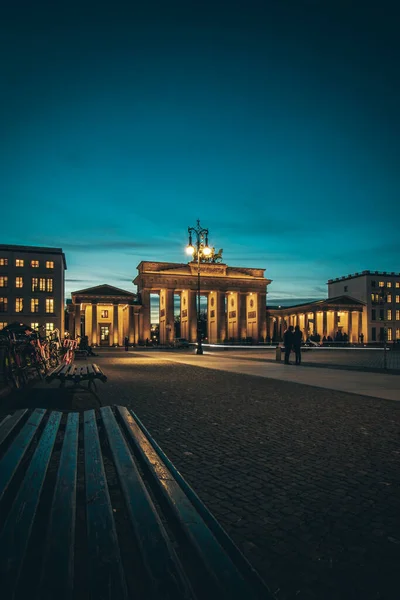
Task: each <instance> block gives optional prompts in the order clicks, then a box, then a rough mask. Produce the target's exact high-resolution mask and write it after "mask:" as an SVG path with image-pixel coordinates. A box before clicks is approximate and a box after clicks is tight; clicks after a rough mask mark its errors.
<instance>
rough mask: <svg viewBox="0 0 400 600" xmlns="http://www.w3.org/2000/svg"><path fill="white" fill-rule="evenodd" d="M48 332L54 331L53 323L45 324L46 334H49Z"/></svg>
mask: <svg viewBox="0 0 400 600" xmlns="http://www.w3.org/2000/svg"><path fill="white" fill-rule="evenodd" d="M50 331H54V323H46V333H50Z"/></svg>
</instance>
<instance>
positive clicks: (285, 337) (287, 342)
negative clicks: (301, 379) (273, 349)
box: [283, 325, 293, 365]
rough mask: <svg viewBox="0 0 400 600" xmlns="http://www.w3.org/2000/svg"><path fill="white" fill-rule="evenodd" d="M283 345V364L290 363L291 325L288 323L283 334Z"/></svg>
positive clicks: (291, 345)
mask: <svg viewBox="0 0 400 600" xmlns="http://www.w3.org/2000/svg"><path fill="white" fill-rule="evenodd" d="M283 345H284V346H285V365H290V364H291V363H290V362H289V358H290V353H291V351H292V348H293V325H289V327H288V329H286V331H285V333H284V334H283Z"/></svg>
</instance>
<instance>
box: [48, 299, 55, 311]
mask: <svg viewBox="0 0 400 600" xmlns="http://www.w3.org/2000/svg"><path fill="white" fill-rule="evenodd" d="M46 312H47V313H53V312H54V298H46Z"/></svg>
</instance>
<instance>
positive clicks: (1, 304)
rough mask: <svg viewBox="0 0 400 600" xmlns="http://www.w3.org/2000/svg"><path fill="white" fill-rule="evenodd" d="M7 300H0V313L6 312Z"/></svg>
mask: <svg viewBox="0 0 400 600" xmlns="http://www.w3.org/2000/svg"><path fill="white" fill-rule="evenodd" d="M7 309H8V298H0V312H7Z"/></svg>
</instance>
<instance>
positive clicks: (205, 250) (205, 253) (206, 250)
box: [203, 246, 211, 256]
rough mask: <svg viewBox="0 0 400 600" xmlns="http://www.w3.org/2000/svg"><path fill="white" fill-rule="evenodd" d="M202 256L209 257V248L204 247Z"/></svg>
mask: <svg viewBox="0 0 400 600" xmlns="http://www.w3.org/2000/svg"><path fill="white" fill-rule="evenodd" d="M203 254H204V256H210V254H211V248H209V247H208V246H204V248H203Z"/></svg>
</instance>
